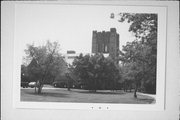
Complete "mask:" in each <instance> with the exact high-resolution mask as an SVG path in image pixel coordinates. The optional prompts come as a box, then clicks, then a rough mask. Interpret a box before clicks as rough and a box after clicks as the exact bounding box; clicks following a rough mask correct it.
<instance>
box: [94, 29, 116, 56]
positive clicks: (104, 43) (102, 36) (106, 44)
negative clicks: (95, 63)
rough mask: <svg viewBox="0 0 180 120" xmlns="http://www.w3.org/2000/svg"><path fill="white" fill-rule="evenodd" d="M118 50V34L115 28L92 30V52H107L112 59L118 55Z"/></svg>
mask: <svg viewBox="0 0 180 120" xmlns="http://www.w3.org/2000/svg"><path fill="white" fill-rule="evenodd" d="M118 51H119V34H118V33H117V32H116V28H111V29H110V31H106V32H105V31H102V32H97V31H93V35H92V53H109V56H111V57H112V58H113V59H116V58H117V57H118Z"/></svg>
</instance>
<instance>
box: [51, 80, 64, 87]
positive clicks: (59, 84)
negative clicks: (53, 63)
mask: <svg viewBox="0 0 180 120" xmlns="http://www.w3.org/2000/svg"><path fill="white" fill-rule="evenodd" d="M53 86H54V87H60V88H66V87H67V83H66V82H62V81H56V82H53Z"/></svg>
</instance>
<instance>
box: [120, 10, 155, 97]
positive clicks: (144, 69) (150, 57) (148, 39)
mask: <svg viewBox="0 0 180 120" xmlns="http://www.w3.org/2000/svg"><path fill="white" fill-rule="evenodd" d="M119 15H120V20H119V22H124V21H127V22H128V23H130V27H129V31H130V32H132V33H134V35H135V37H136V40H134V41H133V42H128V43H127V44H126V45H125V46H123V49H122V51H120V58H119V59H120V60H121V61H122V63H123V69H124V71H127V70H126V69H128V72H127V73H125V74H124V75H123V79H124V80H126V81H127V80H133V81H134V82H133V83H134V85H135V94H134V96H135V97H136V91H137V89H138V88H141V89H143V90H144V91H146V92H150V93H155V92H156V57H157V14H139V13H137V14H134V13H120V14H119Z"/></svg>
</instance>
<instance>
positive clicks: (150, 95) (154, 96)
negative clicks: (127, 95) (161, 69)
mask: <svg viewBox="0 0 180 120" xmlns="http://www.w3.org/2000/svg"><path fill="white" fill-rule="evenodd" d="M137 94H138V95H146V96H149V97H152V98H154V99H156V95H152V94H146V93H140V92H137Z"/></svg>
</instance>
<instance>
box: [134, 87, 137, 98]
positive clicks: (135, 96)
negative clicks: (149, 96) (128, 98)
mask: <svg viewBox="0 0 180 120" xmlns="http://www.w3.org/2000/svg"><path fill="white" fill-rule="evenodd" d="M136 92H137V85H136V87H135V90H134V98H137V94H136Z"/></svg>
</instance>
